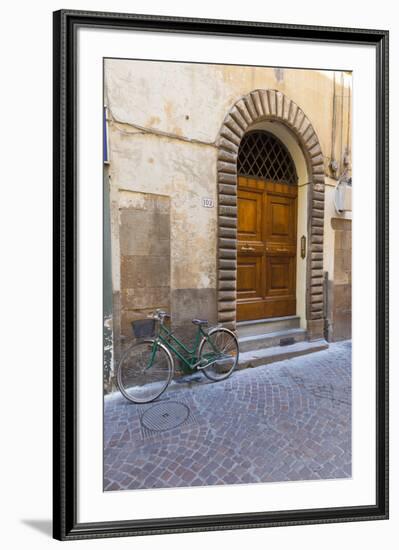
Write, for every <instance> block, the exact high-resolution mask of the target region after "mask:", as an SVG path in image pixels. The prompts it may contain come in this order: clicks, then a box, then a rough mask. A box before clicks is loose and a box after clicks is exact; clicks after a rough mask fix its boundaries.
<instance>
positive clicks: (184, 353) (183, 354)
mask: <svg viewBox="0 0 399 550" xmlns="http://www.w3.org/2000/svg"><path fill="white" fill-rule="evenodd" d="M202 338H208V333H207V332H205V331H204V330H203V329H202V327H201V326H198V330H197V333H196V335H195V340H194V345H193V348H192V349H189V348H188V347H187V346H186V345H184V343H183V342H181V341H180V340H179V339H178V338H176V336H174V335H173V333H172V332H171V331H170V330H169V329H168V328H167V327H165V326H164V325H163V323H161V324H160V328H159V332H158V335H157V337H156V338H155V340H154V347H153V353H152V356H151V361H150V364H149V365H148V367H147V368H150V367H151V366H152V362H153V360H154V357H155V352H156V349H157V345H158V342H161V343H162V344H164V345H165V346H166V347H167V348H168V349H169V350H170V351H172V352H173V353H174V355H176V357H178V359H179V360H180V361H179V364H178V368H179V369H180V370H181V371H182V372H184V373H186V374H188V373H191V372H193V370H194V368H195V367H196V366H197V364H198V355H197V350H198V346H199V344H200V342H201V340H202ZM171 340H172V342H171ZM208 341H209V342H210V344H211V346H212V347H213V348H214V351H215V353H218V350H217V349H216V348H215V347H214V346H213V343H212V341H211V340H208ZM174 344H175V345H174Z"/></svg>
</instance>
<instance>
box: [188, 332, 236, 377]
mask: <svg viewBox="0 0 399 550" xmlns="http://www.w3.org/2000/svg"><path fill="white" fill-rule="evenodd" d="M238 356H239V348H238V342H237V338H236V336H235V334H234V333H233V332H231V330H229V329H227V328H224V327H219V328H214V329H212V330H210V331H209V332H208V335H207V336H206V337H205V338H204V339H203V340H202V342H201V344H200V347H199V349H198V358H199V359H200V360H201V367H200V368H201V370H202V372H203V373H204V374H205V376H206V377H207V378H209V379H210V380H214V381H218V380H224V379H225V378H227V377H228V376H230V374H231V373H232V372H233V370H234V369H235V368H236V366H237V363H238ZM207 363H209V366H208V367H207V366H205V365H206V364H207ZM202 365H204V366H203V367H202Z"/></svg>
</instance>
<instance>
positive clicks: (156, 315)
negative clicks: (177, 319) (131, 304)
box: [148, 309, 170, 323]
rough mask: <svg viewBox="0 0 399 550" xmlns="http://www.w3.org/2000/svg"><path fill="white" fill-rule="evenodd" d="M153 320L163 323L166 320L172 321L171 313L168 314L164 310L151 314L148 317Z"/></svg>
mask: <svg viewBox="0 0 399 550" xmlns="http://www.w3.org/2000/svg"><path fill="white" fill-rule="evenodd" d="M148 317H149V318H151V319H156V320H157V321H161V323H163V321H164V319H170V315H169V313H166V311H163V310H162V309H157V310H156V311H154V313H151V314H150V315H148Z"/></svg>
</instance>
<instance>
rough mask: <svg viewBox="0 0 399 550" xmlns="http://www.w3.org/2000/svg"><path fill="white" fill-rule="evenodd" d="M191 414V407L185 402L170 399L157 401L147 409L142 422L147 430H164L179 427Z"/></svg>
mask: <svg viewBox="0 0 399 550" xmlns="http://www.w3.org/2000/svg"><path fill="white" fill-rule="evenodd" d="M189 415H190V409H189V408H188V407H187V405H184V404H183V403H176V402H175V401H168V402H167V403H157V404H156V405H154V406H153V407H151V408H150V409H148V410H146V411H145V413H144V414H143V416H142V417H141V423H142V425H143V426H144V428H146V429H147V430H151V431H152V432H163V431H165V430H171V429H172V428H177V426H180V425H181V424H183V423H184V422H185V421H186V420H187V419H188V417H189Z"/></svg>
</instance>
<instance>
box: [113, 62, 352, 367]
mask: <svg viewBox="0 0 399 550" xmlns="http://www.w3.org/2000/svg"><path fill="white" fill-rule="evenodd" d="M104 63H105V65H104V78H105V82H104V103H105V108H106V111H105V112H106V131H107V141H108V151H107V164H106V168H105V171H104V174H105V178H104V186H105V191H104V198H105V200H104V202H105V203H106V208H105V215H106V216H107V217H109V222H110V223H109V233H108V235H105V242H109V244H110V246H105V247H104V251H105V255H104V265H107V266H108V267H107V269H108V271H109V267H110V268H111V269H110V273H111V277H107V278H106V279H105V284H106V285H108V287H107V288H105V289H104V295H107V296H108V297H111V296H112V311H111V312H109V311H108V314H107V316H106V317H107V319H106V323H107V326H108V327H111V328H110V330H112V342H113V360H114V361H115V360H117V358H118V356H119V354H120V352H121V349H122V348H123V345H124V343H125V342H127V341H129V340H130V339H131V338H132V330H131V325H130V323H131V321H132V320H135V319H139V318H143V317H145V316H146V315H148V313H150V312H152V311H154V309H156V308H162V309H166V310H168V311H170V313H171V314H172V326H173V327H174V329H175V330H176V331H177V332H180V334H182V335H183V336H187V337H189V336H190V330H189V329H188V328H187V327H189V326H190V323H189V321H190V320H191V319H192V318H194V317H204V318H207V319H208V320H209V321H210V322H211V323H217V322H219V323H222V324H223V325H225V326H228V327H230V328H232V329H233V330H235V331H237V333H238V335H239V338H240V341H241V342H240V343H241V344H242V349H243V350H244V351H251V350H252V349H264V348H265V349H266V348H269V347H270V348H273V347H275V346H276V345H284V344H286V347H287V349H288V347H289V346H290V345H295V344H296V343H298V342H299V341H303V342H315V341H335V340H341V339H347V338H350V337H351V220H352V211H351V145H350V144H351V75H350V74H349V73H344V72H339V71H316V70H301V69H281V68H278V69H277V68H266V67H240V66H233V65H229V66H226V65H208V64H194V63H193V64H191V63H175V62H155V61H152V62H147V61H135V60H120V59H106V60H105V62H104ZM107 209H109V210H108V212H107ZM105 233H107V227H106V224H105ZM107 251H109V253H107ZM107 269H105V271H106V273H108V271H107ZM106 281H109V282H108V283H107V282H106ZM107 303H108V302H107ZM326 345H327V344H326ZM108 361H110V359H108ZM110 369H111V370H112V364H111V365H110Z"/></svg>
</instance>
